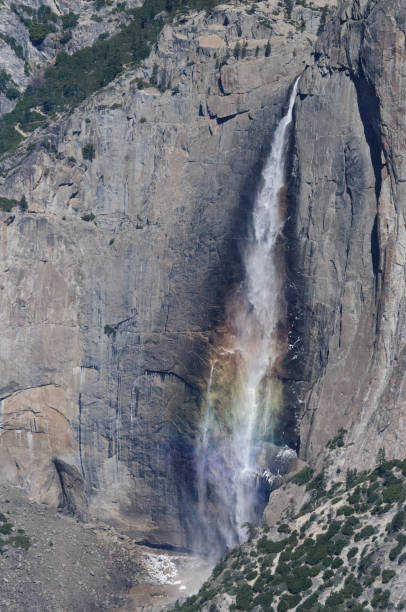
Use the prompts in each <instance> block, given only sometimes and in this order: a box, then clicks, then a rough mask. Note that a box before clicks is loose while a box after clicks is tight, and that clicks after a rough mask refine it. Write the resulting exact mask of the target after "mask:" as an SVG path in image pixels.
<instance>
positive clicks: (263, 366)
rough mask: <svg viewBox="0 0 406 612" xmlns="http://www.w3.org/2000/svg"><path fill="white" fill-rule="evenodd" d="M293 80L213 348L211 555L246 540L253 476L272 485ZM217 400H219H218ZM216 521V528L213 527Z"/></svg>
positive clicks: (200, 463) (206, 420)
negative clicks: (220, 338) (225, 333)
mask: <svg viewBox="0 0 406 612" xmlns="http://www.w3.org/2000/svg"><path fill="white" fill-rule="evenodd" d="M298 81H299V79H297V80H296V82H295V84H294V86H293V89H292V92H291V94H290V99H289V105H288V110H287V112H286V114H285V115H284V116H283V118H282V119H281V121H280V122H279V124H278V126H277V128H276V130H275V133H274V137H273V141H272V146H271V150H270V154H269V157H268V159H267V161H266V164H265V166H264V168H263V171H262V181H261V186H260V189H259V191H258V194H257V197H256V200H255V204H254V208H253V216H252V227H251V230H250V233H249V235H248V238H247V245H246V248H245V252H244V268H245V279H244V282H243V283H242V284H241V286H240V287H239V288H237V290H236V292H235V293H234V294H233V296H232V297H231V298H230V300H229V303H228V305H227V312H228V328H229V330H230V333H229V338H228V341H226V340H225V341H224V342H223V344H222V346H220V347H218V348H217V351H216V358H215V360H214V361H213V362H212V366H211V371H210V380H209V384H208V388H207V396H206V400H205V405H204V407H203V410H204V414H203V416H202V421H201V427H200V440H199V444H198V448H197V470H196V471H197V479H198V484H197V491H198V497H199V500H198V510H199V520H200V524H201V530H202V534H201V541H200V542H199V544H198V545H199V547H202V546H203V547H204V546H205V545H206V547H207V546H208V547H209V548H210V549H211V552H212V553H213V555H215V554H216V553H217V554H218V552H219V551H220V550H221V549H224V548H225V547H230V546H232V545H235V544H236V543H237V542H239V541H241V540H243V539H244V535H245V529H244V528H243V524H244V523H246V522H256V521H257V518H258V505H257V496H256V489H257V488H258V478H261V474H266V477H265V480H267V481H268V482H271V480H272V479H270V478H269V472H268V471H267V469H265V468H266V467H267V466H266V465H264V461H265V463H266V456H267V452H268V450H269V449H270V448H271V446H272V445H271V441H272V421H273V416H274V415H273V413H274V411H275V409H276V408H277V406H278V404H279V398H278V384H277V381H276V378H277V377H275V376H273V372H274V370H275V368H276V367H277V364H278V359H280V358H281V357H282V356H283V352H284V342H286V326H284V324H283V321H284V319H285V311H286V305H285V302H284V291H283V257H282V256H281V255H280V253H279V252H278V251H280V249H279V248H278V247H279V243H280V236H281V231H282V228H283V224H284V219H285V212H284V193H283V190H284V183H285V161H286V159H285V158H286V149H287V142H288V134H289V129H288V128H289V125H290V123H291V121H292V113H293V107H294V103H295V98H296V93H297V87H298ZM220 404H221V405H220ZM213 523H215V526H213Z"/></svg>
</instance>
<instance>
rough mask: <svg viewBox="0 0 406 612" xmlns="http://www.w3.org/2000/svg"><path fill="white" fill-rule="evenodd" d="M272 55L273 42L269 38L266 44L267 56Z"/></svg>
mask: <svg viewBox="0 0 406 612" xmlns="http://www.w3.org/2000/svg"><path fill="white" fill-rule="evenodd" d="M270 55H271V43H270V41H269V40H268V42H267V43H266V46H265V57H269V56H270Z"/></svg>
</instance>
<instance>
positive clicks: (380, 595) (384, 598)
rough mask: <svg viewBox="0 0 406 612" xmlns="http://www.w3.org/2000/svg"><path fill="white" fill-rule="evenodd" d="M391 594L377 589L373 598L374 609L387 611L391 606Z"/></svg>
mask: <svg viewBox="0 0 406 612" xmlns="http://www.w3.org/2000/svg"><path fill="white" fill-rule="evenodd" d="M389 598H390V592H389V591H382V589H375V590H374V595H373V597H372V601H371V606H372V607H373V608H374V609H380V610H387V609H388V605H389Z"/></svg>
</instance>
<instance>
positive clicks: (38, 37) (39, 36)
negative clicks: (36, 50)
mask: <svg viewBox="0 0 406 612" xmlns="http://www.w3.org/2000/svg"><path fill="white" fill-rule="evenodd" d="M51 32H56V28H55V26H54V25H53V24H51V23H40V22H38V21H37V20H32V21H30V22H29V24H28V34H29V37H30V40H31V42H32V44H33V45H34V46H35V47H39V46H40V44H41V43H42V42H43V41H44V40H45V38H46V37H47V36H48V34H51Z"/></svg>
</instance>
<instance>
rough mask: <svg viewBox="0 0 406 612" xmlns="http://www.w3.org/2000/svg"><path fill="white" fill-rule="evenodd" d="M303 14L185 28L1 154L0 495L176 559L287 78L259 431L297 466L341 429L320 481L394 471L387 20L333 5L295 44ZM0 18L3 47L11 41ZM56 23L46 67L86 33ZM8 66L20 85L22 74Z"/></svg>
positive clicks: (396, 369) (398, 49) (396, 153)
mask: <svg viewBox="0 0 406 612" xmlns="http://www.w3.org/2000/svg"><path fill="white" fill-rule="evenodd" d="M321 6H322V5H321V4H320V6H319V5H318V4H316V5H314V6H313V8H309V7H306V6H304V5H300V6H299V5H298V6H296V7H295V8H294V9H293V13H292V19H287V17H286V13H285V12H284V10H283V7H280V6H279V5H278V4H277V3H276V2H269V4H268V3H267V4H265V3H259V4H257V5H255V6H252V7H250V6H248V5H247V6H245V5H241V6H240V5H238V6H236V5H224V6H219V7H217V8H216V9H214V10H213V11H211V12H210V13H209V14H207V15H206V14H204V13H200V12H194V13H192V14H189V15H188V16H187V17H184V18H182V19H180V20H179V21H178V22H176V23H173V24H172V25H167V26H165V28H164V30H163V31H162V33H161V35H160V37H159V40H158V43H157V45H156V46H155V47H154V49H153V50H152V53H151V56H150V57H149V58H148V59H147V60H146V61H145V62H143V64H142V65H141V66H140V67H139V68H138V69H137V70H132V71H127V72H125V73H124V74H123V75H122V76H120V77H119V78H118V79H116V80H115V81H114V82H113V83H111V84H110V85H109V86H107V87H106V88H105V89H104V90H103V91H101V92H100V93H98V94H96V95H93V96H92V97H90V98H89V99H87V100H86V101H85V102H84V103H82V104H81V106H79V107H78V108H77V109H76V110H75V111H74V112H73V113H72V114H71V115H68V114H67V113H66V114H60V115H59V116H58V117H57V119H55V120H53V121H52V122H50V124H49V125H48V126H46V127H44V128H41V129H38V130H37V131H36V132H34V133H33V135H32V136H30V137H29V138H28V139H27V140H25V141H24V142H23V144H22V145H21V146H20V148H19V149H18V150H17V152H16V153H15V154H13V155H9V156H6V157H5V158H4V159H3V161H2V176H1V180H0V195H1V196H2V197H6V198H15V199H17V200H19V199H20V198H21V197H22V196H24V197H25V198H26V201H27V203H28V210H27V211H26V212H22V211H20V210H19V209H18V208H14V209H13V210H12V211H11V212H0V222H1V239H0V248H1V269H0V305H1V307H0V334H1V338H2V346H1V351H0V362H1V363H0V372H1V374H0V398H1V403H0V419H1V421H0V423H1V428H2V429H1V436H0V466H1V467H0V478H1V480H2V481H6V482H10V483H13V484H18V485H21V486H24V488H26V489H27V491H28V492H29V493H30V495H31V496H32V497H33V498H34V499H36V500H37V501H47V502H48V503H52V504H55V505H56V504H58V503H59V504H61V505H63V506H64V507H65V508H67V509H68V510H70V511H72V512H75V513H76V514H77V515H79V516H82V517H84V518H85V517H94V518H103V519H105V520H108V521H110V522H113V523H115V524H117V525H119V526H120V527H121V528H123V529H125V530H126V531H128V532H129V533H130V534H131V535H132V536H133V537H135V538H136V539H138V540H146V541H148V542H150V543H154V544H167V545H171V546H179V547H187V546H189V545H190V541H191V533H192V532H193V530H194V528H195V513H194V507H195V506H194V504H195V501H196V488H195V482H194V473H193V469H191V466H192V465H193V452H194V447H195V441H196V435H197V431H198V425H199V421H200V414H201V408H202V399H203V397H204V393H205V390H206V385H207V379H208V373H209V360H210V355H211V350H212V346H213V345H214V344H215V339H216V334H217V333H218V332H220V333H221V329H222V324H223V307H224V303H225V296H226V294H227V292H228V290H229V289H230V288H231V287H233V286H234V285H235V284H236V283H238V281H239V280H240V278H241V272H242V271H241V264H240V254H239V253H240V251H239V249H240V247H241V244H242V243H243V241H244V237H245V235H246V234H245V232H246V226H247V219H248V217H249V213H250V211H251V208H252V201H253V197H254V195H255V192H256V189H257V186H258V180H259V171H260V168H261V166H262V164H263V161H264V159H265V156H266V155H267V153H268V151H269V145H270V140H271V136H272V133H273V131H274V130H275V127H276V125H277V122H278V121H279V119H280V117H281V116H282V114H283V110H284V108H285V105H286V101H287V98H288V94H289V91H290V88H291V86H292V83H293V81H294V79H295V78H296V77H297V76H298V75H300V74H302V73H303V76H302V78H301V82H300V85H299V97H298V99H297V103H296V109H295V114H294V126H293V130H292V144H291V151H290V160H291V161H290V163H289V172H288V181H287V217H288V221H287V225H286V231H285V236H286V266H287V283H286V285H287V303H288V306H289V317H290V351H289V353H288V355H287V357H286V359H285V363H284V370H283V376H284V380H283V383H284V398H285V401H284V405H285V418H284V421H283V422H282V424H281V426H280V429H279V431H278V432H277V436H276V438H277V441H278V442H280V443H282V442H283V443H288V444H290V445H291V446H294V447H296V448H299V449H300V455H301V457H302V458H303V459H305V460H307V461H309V462H311V463H312V464H313V465H314V466H316V465H317V466H320V467H321V466H322V465H323V462H324V460H325V453H324V448H325V444H326V442H327V440H329V439H330V438H332V437H333V436H334V435H335V433H336V432H337V431H338V430H339V428H340V427H342V428H345V429H346V430H347V432H348V433H347V434H346V437H345V443H346V445H347V444H348V446H346V447H345V448H344V449H337V450H336V451H335V455H334V458H333V459H331V460H329V461H330V465H331V470H333V469H334V470H335V469H336V468H337V466H339V467H353V466H357V467H369V466H372V465H373V464H374V461H375V457H376V453H377V450H378V449H379V448H380V447H382V446H383V447H385V448H386V451H387V455H388V456H397V457H401V456H403V455H406V448H405V446H406V445H405V442H404V440H405V439H406V438H405V435H404V432H403V428H404V423H403V420H404V419H403V416H402V414H403V413H402V411H403V405H404V393H403V386H402V384H403V371H404V364H403V362H404V357H403V353H404V344H405V343H404V334H405V330H404V322H403V321H404V295H405V287H404V284H405V278H404V269H403V268H404V260H403V257H404V255H403V250H404V249H403V243H404V236H403V233H404V224H403V208H402V207H403V200H404V197H405V196H404V187H403V182H404V178H403V154H404V153H403V152H404V149H405V142H404V134H405V130H404V125H403V123H404V116H405V114H404V109H403V105H404V104H405V102H404V99H405V96H404V89H405V87H406V85H405V82H404V78H403V71H404V62H405V53H406V51H405V43H404V40H405V20H406V11H405V9H404V7H403V6H402V5H401V2H400V0H390V1H389V2H383V1H379V0H378V1H377V2H372V1H370V2H365V1H362V0H359V1H358V0H356V1H354V2H353V3H347V2H345V3H343V4H342V5H341V8H340V9H339V12H338V15H337V16H336V17H335V18H334V19H332V20H331V22H329V23H328V24H327V27H326V30H325V32H324V34H322V35H321V37H320V38H319V40H318V42H317V44H316V38H317V32H318V30H319V28H320V22H321V19H322V16H323V14H324V13H323V12H322V11H321V10H320V8H321ZM72 7H73V5H72ZM1 10H2V11H7V10H8V13H7V15H8V16H9V29H8V30H7V32H8V34H7V36H10V35H11V34H10V31H12V30H13V28H17V27H18V28H20V27H23V26H22V25H21V22H20V21H18V19H17V21H16V22H14V18H17V17H16V14H15V12H10V8H9V7H8V6H6V7H5V8H4V7H2V8H1ZM53 10H55V11H56V8H53ZM72 10H76V11H77V12H78V13H79V12H80V19H79V25H78V26H77V27H78V28H79V30H77V31H76V29H75V28H73V30H72V39H71V42H70V43H69V44H70V45H71V47H69V48H68V51H70V52H73V51H74V50H75V49H76V48H79V47H81V46H83V45H85V44H89V43H90V42H92V41H93V40H94V39H95V38H96V37H97V36H99V34H100V33H103V31H100V32H99V29H97V28H98V26H97V28H96V25H94V24H98V23H100V22H98V21H97V20H96V21H92V20H91V18H90V17H89V15H88V13H89V11H88V9H87V8H86V9H85V8H83V10H82V8H81V5H79V4H78V5H76V4H75V6H74V7H73V8H72ZM103 10H107V9H103ZM115 14H116V13H115ZM117 14H118V13H117ZM103 15H104V13H103ZM106 15H107V14H106ZM114 19H115V18H114ZM114 19H113V22H112V23H111V24H110V25H109V26H108V27H109V28H110V27H111V28H112V30H111V31H114V28H115V27H119V25H120V23H121V22H120V20H119V18H118V17H117V19H118V21H117V22H116V21H114ZM120 19H121V17H120ZM123 19H125V16H124V17H123ZM4 23H5V21H4ZM10 23H11V24H12V25H11V26H10ZM58 23H59V22H58ZM81 24H82V26H83V28H82V30H81V29H80V27H82V26H81ZM86 24H88V26H89V27H88V28H87V26H86ZM101 27H102V26H100V28H101ZM106 27H107V26H106ZM10 28H11V30H10ZM58 28H60V26H59V25H58ZM86 28H87V29H86ZM80 32H82V34H80ZM60 34H61V32H60V31H59V30H58V31H57V33H55V36H54V38H52V36H51V35H49V37H47V38H46V39H45V41H44V42H43V43H42V45H43V46H42V48H41V49H40V50H39V51H38V49H34V48H31V47H32V45H31V47H30V44H31V43H29V42H28V40H27V41H26V42H27V45H26V46H27V50H26V51H25V53H26V57H28V59H29V60H31V59H33V61H35V60H36V58H37V54H39V53H40V52H41V53H42V55H41V61H40V60H39V57H38V58H37V59H38V63H39V67H38V70H40V69H41V66H42V64H41V62H44V63H46V62H48V61H50V60H52V58H53V57H54V56H55V54H56V52H57V51H58V50H59V48H60V40H59V38H58V37H59V36H60ZM4 36H5V34H4ZM21 36H23V37H24V36H25V37H27V36H28V34H27V32H22V34H21ZM51 40H54V44H53V45H51V42H50V41H51ZM2 41H3V42H4V44H5V45H6V46H7V53H11V51H13V49H12V47H10V44H9V43H7V42H6V40H5V39H4V37H3V38H2ZM268 41H269V45H268ZM237 43H238V45H237ZM315 44H316V47H314V45H315ZM75 45H76V46H75ZM50 49H51V50H50ZM10 50H11V51H10ZM31 56H32V57H31ZM10 57H11V56H10ZM16 57H17V56H16ZM13 58H14V56H13ZM13 58H11V59H10V62H9V64H8V68H9V69H10V71H12V70H13V68H12V61H11V60H12V59H13ZM14 59H15V58H14ZM14 59H13V61H14ZM17 59H18V58H17ZM16 61H17V60H16ZM19 61H21V62H22V64H21V65H19V67H18V70H17V68H16V69H15V71H14V72H13V74H15V79H14V80H15V84H16V85H18V87H19V88H20V89H22V88H23V87H25V86H26V85H27V84H28V82H29V78H32V76H31V77H29V76H28V75H26V74H25V73H24V74H25V76H24V77H23V73H22V72H21V71H24V60H23V59H21V58H20V59H19ZM20 73H21V74H20ZM18 75H20V76H18ZM13 78H14V77H13ZM146 83H148V84H151V83H152V85H153V87H146V88H145V87H144V88H142V86H145V84H146ZM388 92H389V94H388ZM2 100H3V99H2ZM7 100H8V99H7ZM3 102H4V104H6V106H4V107H3V106H2V107H1V110H2V112H5V111H7V110H10V108H11V106H10V105H9V106H7V105H8V104H9V102H10V101H9V100H8V102H5V100H3ZM297 419H298V420H297ZM297 423H299V426H298V425H297ZM325 467H326V466H325Z"/></svg>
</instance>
